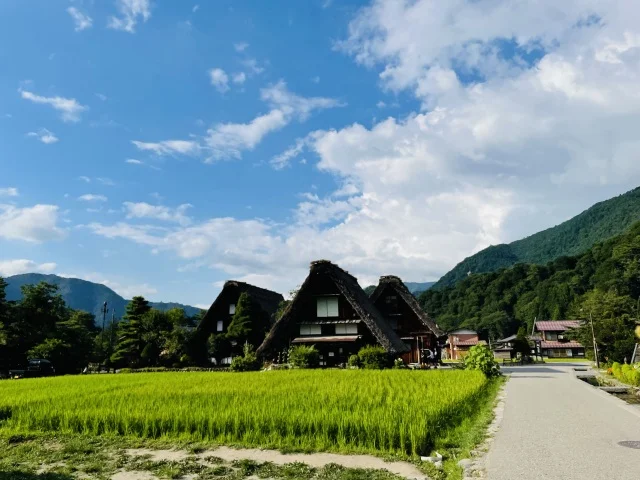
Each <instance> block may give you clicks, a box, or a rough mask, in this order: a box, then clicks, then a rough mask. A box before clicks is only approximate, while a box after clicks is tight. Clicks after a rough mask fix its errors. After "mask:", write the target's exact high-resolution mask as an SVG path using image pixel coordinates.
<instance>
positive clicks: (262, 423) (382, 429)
mask: <svg viewBox="0 0 640 480" xmlns="http://www.w3.org/2000/svg"><path fill="white" fill-rule="evenodd" d="M487 385H488V381H487V379H486V378H485V376H484V375H483V374H482V373H480V372H470V371H430V372H411V371H400V370H388V371H382V372H380V371H362V370H357V371H349V370H347V371H340V370H332V371H326V370H325V371H322V370H306V371H305V370H294V371H274V372H254V373H244V374H234V373H214V374H212V373H199V372H191V373H147V374H144V373H141V374H128V375H127V374H121V375H90V376H68V377H58V378H40V379H29V380H20V381H5V382H2V383H0V412H5V413H4V415H3V417H2V418H0V431H1V430H5V431H11V432H61V433H81V434H87V435H102V434H112V435H113V434H115V435H125V436H131V437H141V438H166V439H181V440H189V441H203V442H212V443H220V444H233V445H243V446H253V447H263V448H280V449H297V450H305V451H312V450H313V451H336V452H353V453H355V452H361V453H364V452H369V453H388V454H401V455H419V454H424V453H427V452H429V451H430V449H431V447H432V445H433V443H434V441H435V440H436V439H437V438H442V437H444V436H446V433H447V431H448V430H450V429H452V428H454V427H455V426H456V425H458V424H459V423H460V422H461V421H462V420H463V419H464V418H467V417H470V416H473V415H474V411H475V410H476V409H477V406H478V405H479V404H480V403H481V402H483V401H485V399H486V391H487Z"/></svg>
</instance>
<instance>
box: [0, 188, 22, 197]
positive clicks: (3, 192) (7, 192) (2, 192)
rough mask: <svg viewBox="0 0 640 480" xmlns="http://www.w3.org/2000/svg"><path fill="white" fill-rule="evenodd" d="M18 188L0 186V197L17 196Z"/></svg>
mask: <svg viewBox="0 0 640 480" xmlns="http://www.w3.org/2000/svg"><path fill="white" fill-rule="evenodd" d="M17 196H18V189H17V188H16V187H0V197H17Z"/></svg>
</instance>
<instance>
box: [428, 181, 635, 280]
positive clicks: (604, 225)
mask: <svg viewBox="0 0 640 480" xmlns="http://www.w3.org/2000/svg"><path fill="white" fill-rule="evenodd" d="M638 220H640V187H639V188H636V189H634V190H631V191H630V192H627V193H625V194H623V195H620V196H618V197H614V198H612V199H609V200H606V201H604V202H600V203H596V204H595V205H594V206H593V207H591V208H589V209H588V210H585V211H584V212H582V213H581V214H579V215H577V216H575V217H573V218H572V219H570V220H567V221H566V222H564V223H561V224H560V225H557V226H555V227H552V228H549V229H547V230H543V231H542V232H538V233H536V234H534V235H531V236H529V237H526V238H523V239H522V240H517V241H515V242H513V243H510V244H502V245H495V246H491V247H488V248H485V249H484V250H482V251H480V252H478V253H476V254H475V255H472V256H470V257H467V258H465V259H464V260H463V261H462V262H460V263H459V264H458V265H456V266H455V267H454V268H453V270H451V271H450V272H448V273H447V274H445V275H444V276H443V277H442V278H441V279H440V280H438V282H437V283H436V284H435V285H434V287H433V288H436V289H438V288H442V287H446V286H451V285H455V284H456V283H457V282H459V281H460V280H462V279H463V278H465V277H466V276H467V275H468V273H469V272H472V273H485V272H494V271H496V270H499V269H501V268H506V267H510V266H511V265H515V264H516V263H537V264H544V263H547V262H550V261H552V260H554V259H556V258H558V257H561V256H566V255H577V254H579V253H582V252H584V251H585V250H587V249H588V248H590V247H591V246H592V245H594V244H596V243H598V242H602V241H604V240H607V239H608V238H611V237H614V236H616V235H619V234H621V233H622V232H624V231H625V230H626V229H627V228H629V226H630V225H632V224H633V223H635V222H637V221H638Z"/></svg>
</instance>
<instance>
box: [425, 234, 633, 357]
mask: <svg viewBox="0 0 640 480" xmlns="http://www.w3.org/2000/svg"><path fill="white" fill-rule="evenodd" d="M639 299H640V222H638V223H635V224H634V225H633V226H632V227H631V228H630V229H629V230H628V231H626V232H625V233H624V234H622V235H619V236H617V237H614V238H612V239H609V240H607V241H605V242H603V243H599V244H596V245H594V246H593V247H592V248H590V249H588V250H587V251H586V252H584V253H582V254H581V255H578V256H574V257H560V258H558V259H556V260H554V261H553V262H550V263H548V264H547V265H536V264H516V265H514V266H513V267H510V268H508V269H502V270H500V271H497V272H492V273H484V274H475V275H470V276H469V277H467V278H465V279H464V280H462V281H461V282H459V283H458V284H457V285H455V286H450V287H444V288H441V289H433V288H432V289H430V290H427V291H426V292H424V293H422V294H421V295H420V297H419V301H420V303H421V305H422V306H423V308H425V310H426V311H427V312H428V313H429V314H430V315H431V316H432V317H433V318H435V320H436V321H437V322H438V324H439V326H440V327H441V328H443V329H444V330H452V329H455V328H461V327H462V328H471V329H474V330H478V331H479V332H480V334H481V336H482V337H483V338H492V339H494V340H495V339H499V338H503V337H505V336H508V335H511V334H513V333H516V332H517V330H518V328H519V327H521V326H524V327H525V328H526V329H527V331H531V327H532V325H533V322H534V320H535V319H536V318H538V319H539V320H540V319H545V320H549V319H550V320H557V319H567V318H572V319H573V318H588V317H589V314H591V315H592V316H593V319H594V324H595V325H596V330H597V331H598V330H600V331H601V335H602V336H603V337H604V336H606V335H613V336H614V337H616V339H612V340H611V343H612V344H613V343H616V342H618V343H620V342H621V343H620V345H619V348H620V349H621V351H626V350H627V349H628V348H629V347H628V345H633V330H634V325H635V318H638V311H637V308H638V302H639ZM618 336H620V337H621V338H617V337H618ZM585 345H588V343H585ZM612 348H613V347H612ZM616 348H617V347H616Z"/></svg>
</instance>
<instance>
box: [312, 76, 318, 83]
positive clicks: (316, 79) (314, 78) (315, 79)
mask: <svg viewBox="0 0 640 480" xmlns="http://www.w3.org/2000/svg"><path fill="white" fill-rule="evenodd" d="M311 81H312V82H313V83H320V77H319V76H318V75H316V76H315V77H313V78H312V79H311Z"/></svg>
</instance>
